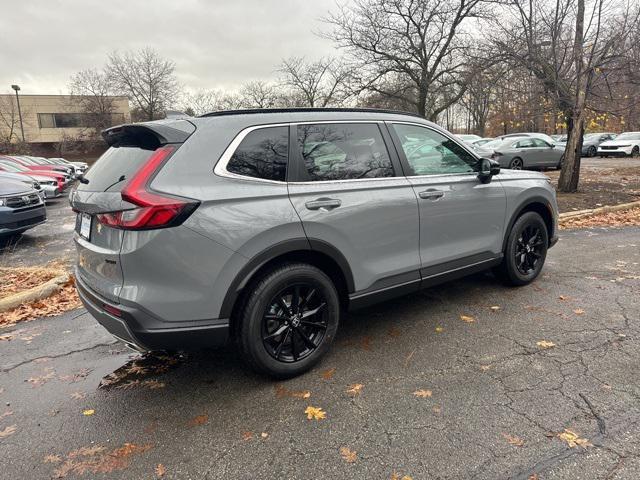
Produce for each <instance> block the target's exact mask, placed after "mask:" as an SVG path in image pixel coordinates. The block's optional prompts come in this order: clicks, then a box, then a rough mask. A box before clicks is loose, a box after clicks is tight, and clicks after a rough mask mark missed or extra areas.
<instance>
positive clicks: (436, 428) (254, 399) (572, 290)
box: [0, 222, 640, 480]
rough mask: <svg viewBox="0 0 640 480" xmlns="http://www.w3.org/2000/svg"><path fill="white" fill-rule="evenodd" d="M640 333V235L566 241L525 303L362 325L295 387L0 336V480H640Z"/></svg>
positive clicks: (93, 334) (228, 358) (397, 314)
mask: <svg viewBox="0 0 640 480" xmlns="http://www.w3.org/2000/svg"><path fill="white" fill-rule="evenodd" d="M65 225H66V223H65V222H62V228H61V230H60V231H61V232H62V233H60V235H57V234H47V235H46V236H48V237H49V240H47V241H52V242H55V241H57V239H56V238H55V237H60V238H62V237H63V235H66V233H65V232H66V230H64V229H65V228H67V227H65ZM34 230H35V229H34ZM35 233H36V235H34V236H36V237H38V238H40V235H39V234H38V232H35ZM38 242H39V240H35V241H34V242H33V244H32V245H30V246H29V249H30V251H32V252H34V255H37V254H38V251H39V250H38V248H39V247H38V246H37V245H38ZM65 245H66V244H65ZM64 248H66V246H65V247H64ZM22 259H23V260H22V261H24V262H25V263H28V262H29V261H30V259H29V258H27V257H22ZM39 263H41V262H39ZM463 317H464V318H463ZM639 322H640V228H637V227H633V228H631V227H630V228H624V229H604V228H598V229H590V230H582V231H573V232H567V231H563V232H561V240H560V242H559V244H558V245H557V246H556V247H554V248H553V249H552V250H551V251H550V253H549V257H548V261H547V265H546V267H545V270H544V271H543V276H542V277H541V278H540V279H539V280H538V281H536V282H535V283H534V284H532V285H530V286H528V287H524V288H519V289H510V288H505V287H503V286H501V285H500V284H498V283H497V282H496V281H495V280H494V278H493V277H492V276H491V275H489V274H482V275H475V276H472V277H469V278H467V279H463V280H460V281H456V282H452V283H447V284H445V285H442V286H439V287H437V288H432V289H429V290H426V291H424V292H421V293H418V294H414V295H411V296H408V297H404V298H400V299H397V300H394V301H390V302H386V303H383V304H381V305H378V306H375V307H372V308H369V309H367V310H363V311H360V312H357V313H354V314H350V315H348V316H346V317H345V318H344V319H343V322H342V325H341V328H340V331H339V334H338V337H337V340H336V342H335V344H334V346H333V349H332V350H331V352H330V353H329V354H328V356H327V357H326V358H325V359H324V360H323V361H322V363H321V364H320V365H319V366H318V367H317V368H316V369H314V370H313V371H311V372H309V373H307V374H305V375H302V376H300V377H298V378H295V379H292V380H289V381H286V382H274V381H272V380H269V379H267V378H263V377H260V376H258V375H256V374H254V373H252V372H251V371H249V370H247V369H246V368H245V367H244V366H243V364H242V363H241V361H240V360H239V358H238V356H237V354H236V352H235V351H234V349H233V348H231V347H228V348H226V349H223V350H218V351H211V352H201V353H197V354H190V355H187V356H161V357H149V358H142V357H140V356H139V355H138V354H134V353H132V352H130V351H128V350H127V349H126V348H125V347H124V346H123V345H122V343H120V342H117V341H115V340H114V339H113V338H112V337H110V336H109V335H108V334H107V333H106V332H105V331H104V330H103V329H102V328H101V327H100V326H99V325H98V324H97V323H96V322H95V321H94V320H93V319H92V318H91V317H90V316H89V315H88V314H87V313H86V312H84V310H77V311H73V312H69V313H67V314H65V315H62V316H60V317H54V318H46V319H38V320H34V321H31V322H27V323H22V324H19V325H16V326H15V327H11V328H8V329H2V330H0V458H2V459H3V462H2V464H3V466H2V469H0V478H2V479H5V478H6V479H18V478H19V479H22V478H25V479H26V478H28V479H40V478H43V479H46V478H56V477H57V478H92V479H93V478H118V479H138V478H140V479H143V478H144V479H152V478H159V477H160V476H162V478H170V479H191V478H193V479H219V478H237V479H263V478H264V479H271V478H287V479H289V478H292V479H293V478H299V479H328V478H340V479H342V478H354V479H356V478H357V479H390V478H398V479H401V478H403V476H405V475H406V476H409V477H411V478H413V479H414V480H416V479H471V478H477V479H503V478H515V479H524V480H526V479H538V480H547V479H580V478H584V479H594V478H598V479H600V478H602V479H605V478H608V479H637V478H640V429H639V428H638V422H640V369H639V366H640V339H639V337H638V335H639V333H640V327H639ZM308 407H315V408H320V409H322V411H323V412H325V413H326V416H325V417H324V418H321V419H319V420H315V419H311V420H310V419H308V418H307V414H306V413H305V410H307V408H308ZM307 411H309V412H311V413H313V410H307ZM394 475H396V477H394Z"/></svg>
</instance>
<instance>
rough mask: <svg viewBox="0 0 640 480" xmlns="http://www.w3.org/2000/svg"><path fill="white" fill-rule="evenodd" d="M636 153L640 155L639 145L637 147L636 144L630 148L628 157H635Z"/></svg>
mask: <svg viewBox="0 0 640 480" xmlns="http://www.w3.org/2000/svg"><path fill="white" fill-rule="evenodd" d="M638 155H640V147H638V146H637V145H636V146H635V147H633V148H632V149H631V155H629V156H630V157H637V156H638Z"/></svg>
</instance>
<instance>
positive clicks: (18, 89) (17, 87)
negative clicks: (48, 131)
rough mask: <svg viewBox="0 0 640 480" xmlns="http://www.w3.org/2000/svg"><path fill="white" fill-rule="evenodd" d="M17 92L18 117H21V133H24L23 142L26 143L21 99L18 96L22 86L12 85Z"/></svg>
mask: <svg viewBox="0 0 640 480" xmlns="http://www.w3.org/2000/svg"><path fill="white" fill-rule="evenodd" d="M11 88H13V89H14V90H15V91H16V102H17V103H18V116H19V117H20V132H21V133H22V141H23V142H24V126H23V125H22V111H21V110H20V97H19V96H18V92H19V91H20V86H18V85H11Z"/></svg>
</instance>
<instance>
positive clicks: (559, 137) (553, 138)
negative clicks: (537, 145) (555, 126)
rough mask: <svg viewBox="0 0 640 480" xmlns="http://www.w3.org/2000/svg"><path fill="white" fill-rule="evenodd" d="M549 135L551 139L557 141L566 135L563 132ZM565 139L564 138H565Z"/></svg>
mask: <svg viewBox="0 0 640 480" xmlns="http://www.w3.org/2000/svg"><path fill="white" fill-rule="evenodd" d="M549 136H550V137H551V139H552V140H553V141H555V142H559V141H560V139H561V138H563V137H566V135H565V134H562V133H561V134H555V135H549ZM565 141H566V140H565Z"/></svg>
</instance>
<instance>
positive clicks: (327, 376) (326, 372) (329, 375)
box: [321, 368, 336, 380]
mask: <svg viewBox="0 0 640 480" xmlns="http://www.w3.org/2000/svg"><path fill="white" fill-rule="evenodd" d="M335 373H336V369H335V368H329V369H327V370H324V371H323V372H322V373H321V375H322V378H324V379H325V380H331V379H332V378H333V375H334V374H335Z"/></svg>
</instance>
